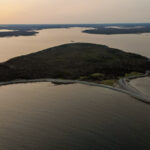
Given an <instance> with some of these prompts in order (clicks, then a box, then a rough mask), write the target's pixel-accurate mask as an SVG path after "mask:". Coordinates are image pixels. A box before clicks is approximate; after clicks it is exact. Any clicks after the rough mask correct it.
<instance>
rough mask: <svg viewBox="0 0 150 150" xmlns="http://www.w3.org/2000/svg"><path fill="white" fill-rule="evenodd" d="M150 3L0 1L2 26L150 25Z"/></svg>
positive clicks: (149, 0) (140, 0)
mask: <svg viewBox="0 0 150 150" xmlns="http://www.w3.org/2000/svg"><path fill="white" fill-rule="evenodd" d="M149 6H150V0H1V2H0V23H1V24H5V23H111V22H150V13H149Z"/></svg>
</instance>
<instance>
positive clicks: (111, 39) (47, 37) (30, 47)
mask: <svg viewBox="0 0 150 150" xmlns="http://www.w3.org/2000/svg"><path fill="white" fill-rule="evenodd" d="M85 29H87V28H68V29H46V30H39V34H37V35H35V36H19V37H5V38H4V37H3V38H2V37H1V38H0V54H1V55H0V62H3V61H6V60H8V59H10V58H12V57H16V56H20V55H25V54H29V53H33V52H37V51H40V50H43V49H46V48H50V47H53V46H58V45H61V44H66V43H70V42H88V43H96V44H102V45H108V46H110V47H114V48H119V49H121V50H124V51H128V52H134V53H137V54H141V55H144V56H147V57H150V42H149V39H150V34H122V35H102V34H99V35H98V34H87V33H83V32H82V31H83V30H85Z"/></svg>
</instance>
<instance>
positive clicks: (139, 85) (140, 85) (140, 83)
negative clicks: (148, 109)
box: [130, 77, 150, 97]
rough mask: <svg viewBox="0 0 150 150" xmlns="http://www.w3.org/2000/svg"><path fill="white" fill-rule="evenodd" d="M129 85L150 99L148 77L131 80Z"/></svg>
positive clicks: (149, 81) (149, 80) (149, 79)
mask: <svg viewBox="0 0 150 150" xmlns="http://www.w3.org/2000/svg"><path fill="white" fill-rule="evenodd" d="M130 84H131V85H132V86H133V87H135V88H136V89H138V90H139V91H141V92H142V93H143V94H145V95H147V96H149V97H150V77H146V78H139V79H135V80H132V81H131V82H130Z"/></svg>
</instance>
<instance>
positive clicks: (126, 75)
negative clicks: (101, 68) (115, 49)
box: [125, 72, 143, 77]
mask: <svg viewBox="0 0 150 150" xmlns="http://www.w3.org/2000/svg"><path fill="white" fill-rule="evenodd" d="M141 75H143V73H140V72H131V73H126V74H125V77H132V76H141Z"/></svg>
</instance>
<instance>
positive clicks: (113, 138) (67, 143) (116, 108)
mask: <svg viewBox="0 0 150 150" xmlns="http://www.w3.org/2000/svg"><path fill="white" fill-rule="evenodd" d="M8 93H9V94H8ZM0 96H1V98H0V149H1V150H149V149H150V117H149V116H150V107H149V105H147V104H145V103H142V102H139V101H137V100H135V99H133V98H131V97H130V96H127V95H125V94H121V93H118V92H115V91H112V90H108V89H104V88H100V87H94V86H86V85H81V84H73V85H59V86H54V85H52V84H51V83H32V84H17V85H9V86H3V87H0Z"/></svg>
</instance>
